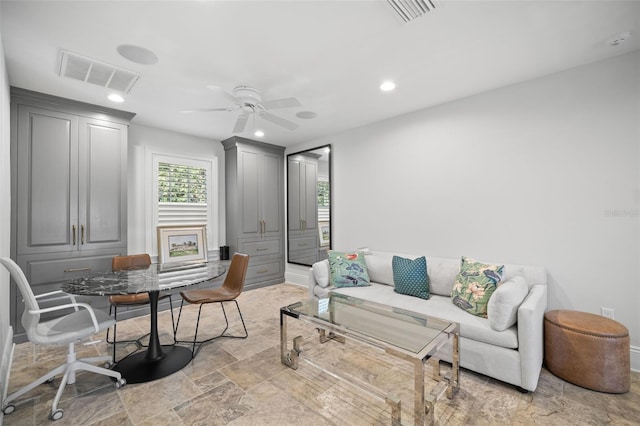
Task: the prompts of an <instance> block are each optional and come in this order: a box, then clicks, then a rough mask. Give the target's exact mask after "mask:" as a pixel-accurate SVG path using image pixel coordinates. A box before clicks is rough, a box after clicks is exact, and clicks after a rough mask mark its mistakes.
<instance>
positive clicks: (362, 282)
mask: <svg viewBox="0 0 640 426" xmlns="http://www.w3.org/2000/svg"><path fill="white" fill-rule="evenodd" d="M329 269H331V277H330V283H331V285H332V286H333V287H338V288H340V287H361V286H367V285H370V284H369V273H368V271H367V264H366V263H365V261H364V253H362V252H357V253H342V252H339V251H330V252H329Z"/></svg>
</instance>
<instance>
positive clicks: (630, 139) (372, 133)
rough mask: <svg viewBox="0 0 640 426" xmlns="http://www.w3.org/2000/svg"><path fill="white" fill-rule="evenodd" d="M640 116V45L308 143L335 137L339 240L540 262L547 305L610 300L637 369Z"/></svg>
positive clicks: (339, 245)
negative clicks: (637, 48) (545, 276)
mask: <svg viewBox="0 0 640 426" xmlns="http://www.w3.org/2000/svg"><path fill="white" fill-rule="evenodd" d="M399 90H402V89H401V88H399ZM390 101H392V99H390ZM639 123H640V53H638V52H636V53H635V54H628V55H624V56H619V57H616V58H613V59H610V60H607V61H603V62H598V63H594V64H590V65H587V66H583V67H579V68H575V69H572V70H569V71H566V72H562V73H558V74H554V75H550V76H547V77H544V78H539V79H535V80H532V81H529V82H525V83H521V84H517V85H513V86H510V87H506V88H503V89H499V90H494V91H491V92H488V93H485V94H481V95H477V96H473V97H469V98H466V99H462V100H459V101H456V102H451V103H448V104H444V105H441V106H438V107H434V108H429V109H426V110H422V111H419V112H415V113H412V114H407V115H403V116H400V117H397V118H394V119H390V120H386V121H384V122H379V123H375V124H372V125H369V126H365V127H362V128H359V129H356V130H352V131H349V132H345V133H343V134H340V135H335V136H332V137H329V138H323V139H319V140H316V141H312V142H309V143H305V144H304V146H301V147H302V148H301V149H304V148H306V147H309V146H319V145H324V144H327V143H331V144H333V150H332V154H333V155H334V157H333V164H334V169H333V170H334V171H333V188H334V193H333V217H332V220H333V229H334V235H333V236H332V238H333V241H334V248H336V249H349V248H355V247H361V246H368V247H370V248H371V249H379V250H386V251H397V252H400V253H416V254H425V255H433V256H448V257H459V256H461V255H466V256H471V257H474V258H478V259H480V260H488V261H491V260H497V261H502V262H508V263H522V264H533V265H542V266H545V267H546V268H547V269H548V273H549V309H556V308H563V309H576V310H581V311H586V312H592V313H596V314H600V308H601V307H609V308H613V309H614V310H615V317H616V320H618V321H620V322H622V323H623V324H624V325H626V326H627V328H629V330H630V334H631V344H632V347H633V349H632V355H633V356H634V359H633V360H632V364H634V368H635V369H640V310H638V308H637V307H638V306H639V305H640V261H639V259H640V248H639V240H640V238H639V236H640V210H639V207H640V176H639V168H640V167H639V166H640V125H639ZM296 150H299V149H298V147H293V148H291V149H290V150H289V151H290V152H294V151H296ZM288 266H289V268H288V270H289V271H290V272H292V273H295V272H297V271H299V269H297V268H296V267H294V265H288ZM305 273H306V272H305Z"/></svg>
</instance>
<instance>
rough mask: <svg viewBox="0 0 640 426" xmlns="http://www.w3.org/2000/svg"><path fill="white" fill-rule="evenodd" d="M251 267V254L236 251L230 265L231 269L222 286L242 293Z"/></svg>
mask: <svg viewBox="0 0 640 426" xmlns="http://www.w3.org/2000/svg"><path fill="white" fill-rule="evenodd" d="M248 267H249V255H248V254H243V253H234V254H233V257H232V258H231V264H230V265H229V271H228V272H227V276H226V277H225V279H224V283H222V287H223V288H224V289H226V290H227V291H229V292H233V293H235V294H240V293H242V289H243V287H244V279H245V277H246V276H247V268H248Z"/></svg>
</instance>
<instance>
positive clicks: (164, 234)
mask: <svg viewBox="0 0 640 426" xmlns="http://www.w3.org/2000/svg"><path fill="white" fill-rule="evenodd" d="M206 261H207V230H206V227H205V226H204V225H203V226H158V263H160V264H167V263H176V262H180V263H203V262H206Z"/></svg>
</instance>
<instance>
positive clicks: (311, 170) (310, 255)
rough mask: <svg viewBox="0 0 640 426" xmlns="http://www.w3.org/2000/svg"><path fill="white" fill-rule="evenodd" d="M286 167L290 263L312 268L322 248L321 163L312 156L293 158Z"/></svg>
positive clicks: (301, 155)
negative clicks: (320, 221)
mask: <svg viewBox="0 0 640 426" xmlns="http://www.w3.org/2000/svg"><path fill="white" fill-rule="evenodd" d="M287 167H288V170H287V176H288V178H287V206H288V210H287V211H288V220H287V222H288V235H289V262H291V263H302V264H313V263H314V262H316V261H317V253H318V247H319V241H318V200H317V192H318V191H317V180H318V161H317V158H314V157H312V156H309V155H304V154H300V155H293V156H289V159H288V162H287Z"/></svg>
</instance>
